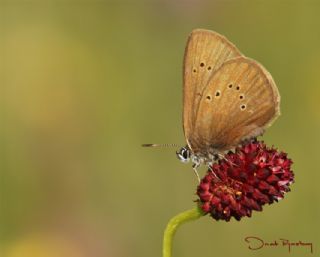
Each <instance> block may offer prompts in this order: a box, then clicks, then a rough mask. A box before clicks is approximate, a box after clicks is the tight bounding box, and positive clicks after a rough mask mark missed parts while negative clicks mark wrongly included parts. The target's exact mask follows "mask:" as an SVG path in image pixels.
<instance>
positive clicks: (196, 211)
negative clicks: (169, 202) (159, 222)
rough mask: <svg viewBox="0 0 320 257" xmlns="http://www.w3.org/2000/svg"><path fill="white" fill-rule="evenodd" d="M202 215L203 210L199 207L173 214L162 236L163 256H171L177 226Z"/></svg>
mask: <svg viewBox="0 0 320 257" xmlns="http://www.w3.org/2000/svg"><path fill="white" fill-rule="evenodd" d="M203 215H204V213H203V211H202V210H201V209H200V208H199V207H196V208H193V209H191V210H188V211H184V212H182V213H180V214H178V215H176V216H174V217H173V218H172V219H171V220H170V221H169V223H168V225H167V227H166V229H165V231H164V236H163V248H162V253H163V257H171V252H172V240H173V237H174V234H175V232H176V230H177V228H178V227H179V226H180V225H182V224H183V223H186V222H188V221H192V220H196V219H199V218H200V217H202V216H203Z"/></svg>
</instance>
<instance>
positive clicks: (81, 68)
mask: <svg viewBox="0 0 320 257" xmlns="http://www.w3.org/2000/svg"><path fill="white" fill-rule="evenodd" d="M319 12H320V3H319V2H318V1H281V0H278V1H222V0H220V1H192V0H189V1H187V0H178V1H170V0H163V1H161V0H154V1H146V0H145V1H130V0H126V1H116V0H113V1H97V0H93V1H90V0H79V1H76V0H74V1H71V0H70V1H63V0H60V1H46V0H44V1H27V0H25V1H23V0H21V1H18V0H16V1H15V0H12V1H4V0H1V2H0V115H1V116H0V117H1V118H0V145H1V146H0V151H1V154H0V174H1V176H0V194H1V195H0V197H1V198H0V201H1V202H0V204H1V205H0V250H1V252H0V255H1V256H5V257H26V256H28V257H29V256H30V257H31V256H32V257H38V256H41V257H49V256H50V257H58V256H59V257H65V256H68V257H73V256H75V257H79V256H81V257H82V256H84V257H87V256H90V257H100V256H107V257H109V256H112V257H118V256H121V257H122V256H131V257H147V256H161V244H162V234H163V230H164V228H165V226H166V223H167V221H168V220H169V219H170V217H172V216H174V215H176V214H177V213H179V212H181V211H184V210H186V209H190V208H192V207H193V206H194V205H195V203H194V202H193V201H194V200H196V199H197V197H196V196H195V190H196V185H197V183H196V179H195V177H194V175H193V173H192V170H191V167H190V165H183V164H182V163H180V162H179V161H178V160H177V159H176V157H175V150H176V149H175V148H172V149H170V148H165V149H145V148H142V147H140V145H141V143H150V142H152V143H153V142H155V143H177V144H180V145H184V144H185V141H184V136H183V130H182V125H181V123H182V121H181V112H182V58H183V52H184V47H185V43H186V39H187V36H188V34H189V33H190V32H191V30H192V29H194V28H206V29H211V30H215V31H217V32H219V33H221V34H223V35H226V36H227V37H228V38H229V39H230V40H231V41H232V42H234V43H235V44H236V45H237V46H238V48H239V49H240V50H241V51H242V52H243V53H244V54H245V55H247V56H249V57H251V58H254V59H256V60H258V61H259V62H261V63H262V64H263V65H264V66H265V67H266V68H267V69H268V70H269V71H270V73H271V74H272V75H273V77H274V79H275V81H276V83H277V85H278V87H279V91H280V93H281V97H282V102H281V111H282V115H281V116H280V118H279V119H278V120H277V121H276V122H275V123H274V125H273V126H272V127H271V128H270V129H268V131H267V133H266V134H265V135H264V137H263V139H264V140H265V141H266V142H267V144H268V145H270V146H271V145H275V146H276V147H278V148H279V149H281V150H285V151H286V152H288V153H289V156H290V157H291V158H292V159H293V161H294V165H293V170H294V171H295V179H296V182H295V184H293V185H292V192H290V193H288V194H287V195H286V197H285V199H284V200H282V201H280V202H279V203H277V204H273V205H271V206H266V207H265V208H264V210H263V212H261V213H257V212H255V213H253V217H252V218H244V219H243V220H241V221H240V222H237V221H235V220H232V221H231V222H229V223H226V222H223V221H222V222H221V221H220V222H216V221H214V220H212V219H210V218H209V217H203V218H201V219H200V220H198V221H196V222H193V223H190V224H187V225H184V226H183V227H181V229H180V230H178V233H177V234H176V238H175V241H174V251H173V254H174V255H173V256H175V257H178V256H183V257H194V256H202V257H213V256H271V255H272V256H274V257H276V256H309V255H310V256H315V255H317V254H318V247H319V243H320V240H319V233H318V231H317V228H319V196H320V193H319V179H320V170H319V160H320V159H319V150H318V149H319V144H320V137H319V131H320V15H319ZM203 172H204V170H202V171H201V174H203ZM246 236H258V237H260V238H262V239H264V240H266V241H268V242H270V241H274V240H279V239H280V238H285V239H289V240H292V241H299V240H301V241H304V242H312V243H313V244H314V251H315V252H314V254H313V255H311V254H310V252H309V249H308V248H303V247H299V248H294V249H292V251H291V253H290V254H289V253H288V250H287V248H283V247H278V248H272V249H270V248H263V249H261V250H258V251H252V250H249V249H248V245H247V244H246V243H245V242H244V238H245V237H246Z"/></svg>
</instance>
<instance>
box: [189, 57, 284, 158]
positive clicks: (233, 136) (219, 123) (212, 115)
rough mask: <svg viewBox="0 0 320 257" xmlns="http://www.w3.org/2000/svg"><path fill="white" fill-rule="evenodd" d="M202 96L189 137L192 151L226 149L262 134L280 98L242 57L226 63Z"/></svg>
mask: <svg viewBox="0 0 320 257" xmlns="http://www.w3.org/2000/svg"><path fill="white" fill-rule="evenodd" d="M201 94H202V96H201V98H200V103H199V109H198V111H197V113H196V121H195V127H194V129H193V132H192V136H191V137H190V138H189V143H190V145H191V148H192V149H193V151H194V152H200V153H207V152H208V151H212V150H221V151H222V150H229V149H231V148H232V147H233V146H236V145H237V144H239V143H240V142H241V141H242V140H244V139H247V138H252V137H256V136H258V135H259V134H262V133H263V131H264V129H265V128H266V127H268V126H269V125H271V122H272V121H273V120H275V118H276V117H278V115H279V114H280V111H279V110H280V107H279V103H280V95H279V92H278V89H277V87H276V85H275V83H274V81H273V79H272V77H271V75H270V74H269V73H268V72H267V70H266V69H265V68H264V67H263V66H262V65H260V64H259V63H257V62H256V61H254V60H251V59H248V58H246V57H243V56H242V57H238V58H234V59H232V60H229V61H227V62H225V63H224V64H223V65H222V66H221V67H220V68H219V69H218V70H217V71H216V72H215V73H214V74H213V75H212V77H211V78H210V80H209V81H208V83H207V85H206V86H205V88H204V89H203V91H202V93H201Z"/></svg>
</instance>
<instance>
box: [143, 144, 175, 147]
mask: <svg viewBox="0 0 320 257" xmlns="http://www.w3.org/2000/svg"><path fill="white" fill-rule="evenodd" d="M141 146H142V147H179V145H177V144H142V145H141Z"/></svg>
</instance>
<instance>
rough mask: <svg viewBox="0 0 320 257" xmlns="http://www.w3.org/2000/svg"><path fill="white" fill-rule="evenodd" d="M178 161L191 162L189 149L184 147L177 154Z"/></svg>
mask: <svg viewBox="0 0 320 257" xmlns="http://www.w3.org/2000/svg"><path fill="white" fill-rule="evenodd" d="M176 154H177V157H178V159H179V160H180V161H181V162H188V161H189V160H190V152H189V149H187V148H185V147H182V148H181V149H180V151H179V152H176Z"/></svg>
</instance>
